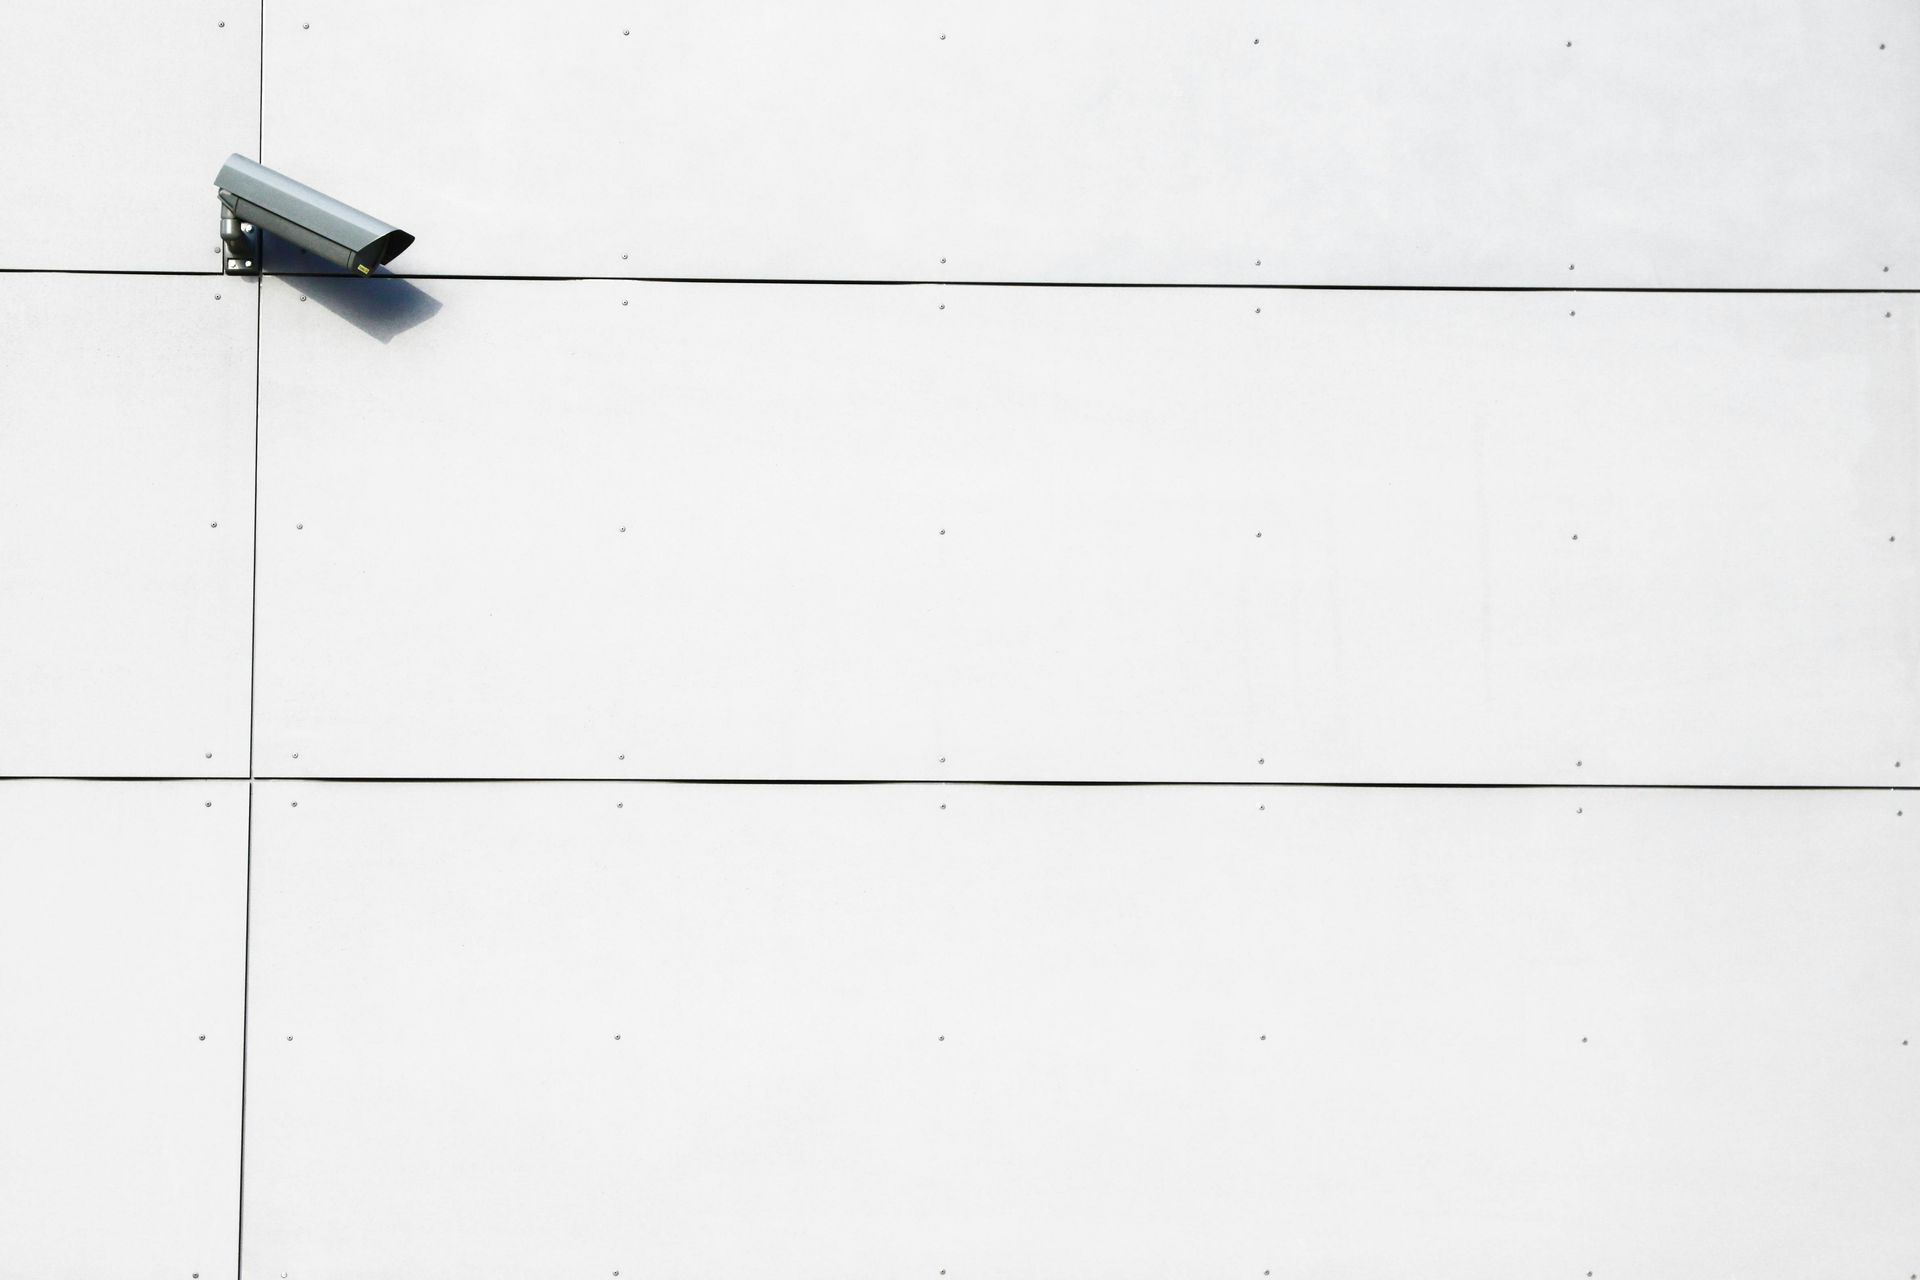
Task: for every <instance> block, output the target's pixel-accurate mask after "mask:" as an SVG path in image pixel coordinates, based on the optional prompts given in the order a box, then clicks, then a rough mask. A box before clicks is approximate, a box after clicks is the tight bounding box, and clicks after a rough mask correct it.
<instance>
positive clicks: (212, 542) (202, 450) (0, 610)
mask: <svg viewBox="0 0 1920 1280" xmlns="http://www.w3.org/2000/svg"><path fill="white" fill-rule="evenodd" d="M216 294H217V295H219V296H218V297H217V298H216V296H215V295H216ZM257 305H258V302H257V291H256V289H255V287H254V286H253V285H252V284H249V283H243V282H237V281H228V280H222V279H219V278H185V277H126V276H118V277H116V276H76V275H0V349H3V350H4V352H5V354H4V356H3V357H0V602H4V604H0V774H47V775H56V774H57V775H78V776H89V777H92V776H101V775H112V774H121V775H136V776H164V775H209V774H214V775H221V774H241V775H244V774H245V773H246V771H247V682H248V645H249V641H250V627H251V620H250V616H249V614H250V608H251V602H252V543H253V539H252V532H251V528H250V526H251V523H252V518H253V410H254V405H253V398H254V397H253V392H254V387H253V383H254V329H255V310H254V309H255V307H256V306H257Z"/></svg>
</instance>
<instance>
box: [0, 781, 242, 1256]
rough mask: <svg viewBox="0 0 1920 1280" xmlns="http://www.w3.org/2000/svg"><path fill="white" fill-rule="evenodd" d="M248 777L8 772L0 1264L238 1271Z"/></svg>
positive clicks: (3, 804) (0, 1031)
mask: <svg viewBox="0 0 1920 1280" xmlns="http://www.w3.org/2000/svg"><path fill="white" fill-rule="evenodd" d="M246 870H247V788H246V785H245V784H244V783H235V782H191V783H188V782H180V783H127V782H115V783H104V782H45V781H18V780H16V781H9V782H0V1081H4V1084H5V1088H4V1089H0V1276H5V1277H7V1280H26V1278H27V1277H34V1278H35V1280H98V1277H101V1276H128V1277H133V1276H153V1277H165V1278H166V1280H175V1278H177V1280H187V1278H188V1277H189V1276H192V1275H194V1274H196V1273H197V1274H198V1275H199V1276H200V1277H201V1280H216V1278H218V1277H229V1278H230V1277H232V1276H233V1274H234V1266H235V1264H234V1258H235V1247H234V1239H235V1230H236V1228H237V1220H236V1214H237V1206H238V1203H239V1179H240V1171H239V1163H240V1062H241V1044H240V1038H241V987H242V982H243V980H244V970H243V962H244V944H243V938H244V933H245V929H246Z"/></svg>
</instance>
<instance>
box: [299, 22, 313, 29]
mask: <svg viewBox="0 0 1920 1280" xmlns="http://www.w3.org/2000/svg"><path fill="white" fill-rule="evenodd" d="M312 26H313V24H312V23H311V22H303V23H301V24H300V29H301V30H302V31H306V30H308V29H309V28H311V27H312Z"/></svg>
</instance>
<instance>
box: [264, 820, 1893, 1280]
mask: <svg viewBox="0 0 1920 1280" xmlns="http://www.w3.org/2000/svg"><path fill="white" fill-rule="evenodd" d="M1900 807H1901V803H1900V801H1899V800H1898V799H1897V798H1896V797H1892V796H1888V795H1885V794H1873V793H1804V792H1803V793H1770V792H1761V793H1744V794H1742V793H1730V792H1685V791H1607V790H1581V791H1572V792H1569V791H1563V790H1523V791H1509V790H1465V791H1461V790H1446V789H1418V790H1410V791H1394V790H1379V789H1368V790H1354V789H1316V788H1285V789H1274V788H1261V789H1257V790H1249V789H1245V788H1233V787H1206V788H1040V787H1013V788H1001V787H995V788H979V787H966V786H907V787H876V786H866V787H712V786H690V785H660V784H623V783H585V784H492V785H485V784H472V785H453V786H446V785H441V786H427V785H407V784H402V785H396V786H368V785H364V784H362V785H345V786H342V785H330V784H324V783H322V784H315V783H267V784H262V785H261V786H260V788H259V809H258V827H257V830H256V833H255V854H254V856H255V879H254V934H253V988H252V989H253V1004H252V1021H251V1042H250V1053H249V1066H250V1090H249V1095H248V1117H247V1173H248V1191H247V1233H246V1248H247V1254H246V1265H247V1271H248V1273H249V1274H250V1275H257V1276H277V1275H279V1274H281V1273H283V1272H284V1273H287V1274H289V1275H292V1276H300V1275H312V1274H318V1275H354V1276H364V1277H368V1278H369V1280H381V1278H384V1277H393V1278H395V1280H398V1278H400V1277H413V1276H420V1275H447V1274H459V1275H465V1276H471V1277H474V1278H475V1280H494V1278H499V1280H505V1278H506V1277H549V1276H550V1277H567V1276H582V1275H612V1274H613V1273H614V1272H615V1271H618V1272H620V1273H621V1274H622V1275H625V1276H632V1275H654V1274H696V1273H697V1274H721V1273H724V1274H727V1275H738V1276H767V1277H774V1276H779V1277H793V1278H795V1280H807V1278H810V1277H820V1278H823V1280H824V1278H825V1277H830V1276H831V1277H863V1276H875V1277H878V1276H889V1277H892V1276H903V1275H926V1276H929V1277H937V1276H938V1275H939V1274H940V1272H941V1271H942V1270H945V1271H946V1272H947V1274H948V1275H949V1276H979V1277H1012V1276H1031V1275H1045V1276H1082V1275H1085V1276H1093V1275H1150V1274H1151V1275H1160V1274H1176V1273H1177V1274H1194V1275H1201V1274H1204V1275H1218V1276H1232V1275H1246V1276H1260V1275H1263V1274H1265V1273H1266V1272H1267V1271H1269V1270H1270V1271H1271V1272H1272V1274H1274V1275H1276V1276H1285V1275H1355V1276H1359V1275H1384V1274H1405V1273H1412V1272H1416V1271H1417V1272H1419V1273H1420V1274H1423V1275H1431V1276H1436V1277H1463V1278H1464V1277H1475V1278H1479V1277H1493V1278H1496V1280H1498V1278H1502V1277H1514V1278H1515V1280H1518V1278H1519V1277H1536V1276H1541V1275H1553V1274H1567V1275H1572V1276H1579V1275H1583V1274H1584V1273H1585V1272H1587V1271H1589V1270H1591V1271H1593V1272H1594V1274H1595V1275H1596V1276H1604V1275H1619V1274H1627V1275H1648V1276H1685V1275H1701V1274H1709V1273H1711V1274H1738V1275H1743V1276H1752V1277H1756V1280H1764V1278H1766V1277H1780V1278H1781V1280H1786V1278H1788V1277H1798V1276H1804V1275H1807V1274H1811V1273H1814V1272H1829V1271H1831V1272H1834V1273H1844V1274H1849V1275H1890V1274H1894V1273H1897V1272H1899V1270H1900V1268H1901V1267H1907V1266H1910V1265H1911V1263H1910V1261H1909V1259H1910V1258H1911V1257H1912V1245H1913V1240H1914V1239H1915V1233H1916V1230H1920V1208H1917V1207H1916V1201H1915V1199H1914V1197H1913V1196H1912V1195H1911V1194H1910V1192H1911V1189H1912V1187H1913V1186H1914V1185H1915V1183H1916V1178H1920V1088H1916V1087H1915V1085H1916V1080H1915V1071H1916V1069H1917V1068H1920V1057H1916V1056H1915V1055H1916V1053H1920V1050H1916V1049H1914V1048H1913V1047H1911V1046H1910V1045H1908V1044H1905V1043H1903V1042H1904V1041H1909V1040H1912V1039H1914V1038H1915V1034H1916V1033H1915V1026H1914V1021H1915V1018H1916V1016H1920V1006H1916V1004H1915V1002H1914V1000H1913V986H1912V981H1911V976H1912V974H1913V973H1914V972H1915V968H1916V965H1920V935H1916V933H1915V931H1914V930H1913V929H1912V927H1911V921H1912V919H1913V916H1914V913H1915V911H1916V910H1920V866H1916V864H1915V862H1914V860H1913V859H1912V857H1911V856H1910V854H1911V850H1912V836H1911V832H1910V830H1909V829H1908V828H1909V827H1910V826H1911V824H1912V823H1913V822H1914V821H1915V820H1916V815H1915V813H1914V812H1913V811H1912V810H1911V809H1909V810H1908V811H1907V813H1906V816H1904V817H1902V816H1897V811H1898V809H1899V808H1900ZM1838 1223H1844V1229H1838V1228H1836V1224H1838Z"/></svg>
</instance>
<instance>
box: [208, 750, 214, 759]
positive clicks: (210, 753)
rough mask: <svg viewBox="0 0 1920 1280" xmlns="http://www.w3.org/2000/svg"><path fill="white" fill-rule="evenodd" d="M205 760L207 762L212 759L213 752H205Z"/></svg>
mask: <svg viewBox="0 0 1920 1280" xmlns="http://www.w3.org/2000/svg"><path fill="white" fill-rule="evenodd" d="M207 759H209V760H211V759H213V752H211V751H209V752H207Z"/></svg>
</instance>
